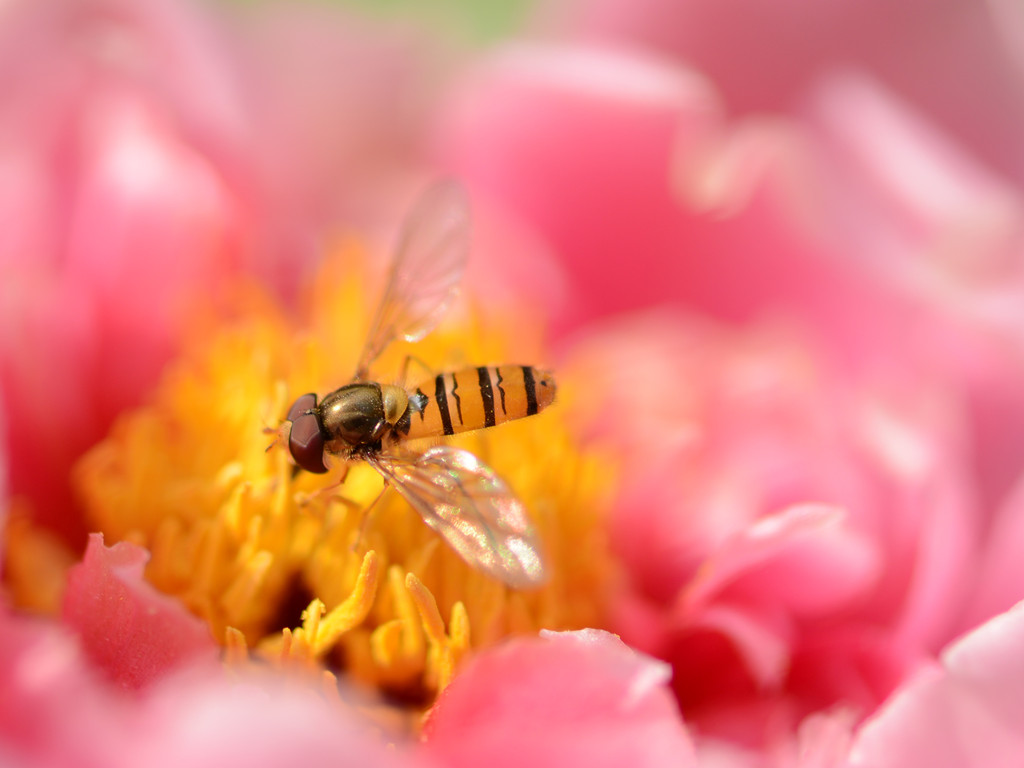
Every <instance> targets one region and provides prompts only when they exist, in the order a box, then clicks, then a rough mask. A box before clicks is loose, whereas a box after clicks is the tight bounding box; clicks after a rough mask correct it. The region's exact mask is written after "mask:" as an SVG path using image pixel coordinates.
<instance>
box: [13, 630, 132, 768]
mask: <svg viewBox="0 0 1024 768" xmlns="http://www.w3.org/2000/svg"><path fill="white" fill-rule="evenodd" d="M111 713H115V714H116V715H120V714H122V710H120V709H119V702H118V701H117V698H116V696H114V695H112V694H111V692H109V691H107V690H105V689H104V685H103V681H102V680H100V679H98V677H97V676H96V675H95V674H94V673H93V670H92V669H90V668H89V665H88V660H87V659H86V658H85V656H84V654H83V653H82V652H81V648H80V647H79V645H78V643H77V642H76V640H75V637H74V635H73V634H71V633H69V632H65V631H63V630H62V629H61V628H59V627H57V626H56V625H54V624H52V623H49V622H45V621H41V620H37V619H26V618H23V617H16V616H12V615H11V614H8V613H7V612H6V611H3V612H2V613H0V742H2V743H3V750H2V751H3V754H4V758H5V760H11V759H14V758H15V756H20V757H21V758H22V759H23V760H24V761H25V762H24V763H19V764H25V765H75V766H99V765H103V764H104V755H112V754H115V753H116V752H115V748H116V745H117V743H118V741H119V739H118V736H117V734H116V733H115V732H114V731H113V730H112V729H110V728H108V727H107V719H108V717H109V716H110V715H111Z"/></svg>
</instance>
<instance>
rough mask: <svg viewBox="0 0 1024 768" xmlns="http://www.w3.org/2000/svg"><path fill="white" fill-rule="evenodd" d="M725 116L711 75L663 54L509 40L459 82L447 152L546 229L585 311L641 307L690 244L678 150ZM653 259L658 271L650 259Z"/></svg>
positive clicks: (491, 192)
mask: <svg viewBox="0 0 1024 768" xmlns="http://www.w3.org/2000/svg"><path fill="white" fill-rule="evenodd" d="M717 120H718V107H717V104H716V102H715V98H714V95H713V93H712V92H711V91H710V90H709V89H708V87H707V85H706V84H705V83H704V82H703V81H702V80H701V79H700V78H699V77H697V76H695V75H694V74H693V73H692V72H689V71H687V70H686V69H684V68H682V67H676V66H673V65H671V64H670V63H668V62H665V61H663V60H661V59H658V58H654V57H644V56H636V55H632V54H631V53H628V52H626V51H616V50H602V49H598V48H593V49H591V48H586V47H581V48H572V47H569V48H557V47H547V46H540V45H533V46H527V45H519V46H509V47H506V48H504V49H500V50H498V51H497V52H496V53H494V54H493V55H491V56H490V57H489V58H488V59H486V60H485V61H484V63H483V64H482V65H481V66H480V67H479V69H478V70H477V71H475V72H474V73H473V74H472V76H471V77H470V78H468V79H467V81H466V83H465V84H464V86H463V88H462V89H461V90H459V91H458V92H457V93H456V95H455V97H454V99H453V103H452V105H451V108H450V111H449V114H448V115H447V119H446V120H445V122H444V126H443V130H442V131H441V148H440V152H441V156H442V159H443V161H444V163H445V164H446V165H447V166H448V167H450V168H451V169H452V170H453V172H454V173H456V174H457V175H459V176H462V177H465V178H466V179H467V180H468V182H469V184H470V186H471V187H473V188H474V189H480V190H481V191H482V192H483V193H485V194H486V195H488V196H491V197H493V198H495V199H497V200H501V201H503V202H505V203H506V204H507V205H508V207H509V209H510V210H512V211H513V212H515V213H516V214H518V215H520V216H521V217H523V218H525V219H526V220H528V221H529V222H531V223H532V224H533V225H534V226H536V227H537V230H538V232H539V233H540V234H541V235H542V236H544V237H545V238H547V240H548V242H549V243H550V244H551V245H552V246H553V248H554V249H555V250H556V251H557V252H558V254H559V255H560V256H561V257H562V258H564V259H565V260H566V261H567V263H568V264H569V267H570V271H571V273H572V278H573V286H574V287H575V288H576V289H577V291H578V294H579V296H580V297H581V298H582V299H583V300H584V301H586V302H590V304H588V305H586V306H580V307H579V310H578V311H579V312H580V313H582V316H586V315H587V314H591V313H593V312H594V311H595V309H596V308H597V307H598V306H600V309H601V310H603V311H608V310H611V309H617V308H618V309H621V308H625V307H635V306H637V305H639V304H641V303H643V302H644V301H645V300H647V299H649V291H650V290H651V289H652V287H653V288H654V290H655V293H657V294H659V295H661V296H665V295H666V291H665V289H668V288H672V287H674V285H676V284H677V283H678V281H679V280H680V279H681V278H680V275H679V272H680V263H681V260H679V259H675V258H667V254H668V253H670V252H671V250H672V249H673V248H676V249H684V248H687V247H691V244H689V243H684V242H683V239H682V233H681V232H680V231H679V230H678V227H677V225H676V222H677V220H678V218H679V212H678V208H677V205H676V202H675V200H674V199H673V196H672V191H671V189H670V187H669V185H668V168H669V164H670V161H671V158H672V157H673V155H674V153H677V152H686V151H687V150H689V149H690V148H691V147H694V146H701V145H702V143H703V141H704V140H705V138H706V136H707V134H708V132H709V130H711V128H712V127H713V126H714V125H715V123H716V121H717ZM623 147H629V152H628V153H623V152H622V148H623ZM676 252H677V253H678V252H679V250H677V251H676ZM624 258H628V259H629V260H630V262H629V264H630V266H629V268H628V269H627V268H625V266H624V264H625V263H624V262H623V259H624ZM655 262H657V264H658V274H659V280H658V281H655V283H654V284H652V281H650V280H649V279H648V274H649V273H648V272H647V271H645V269H644V266H643V265H644V264H648V265H652V266H653V264H654V263H655ZM553 309H555V310H558V309H559V307H555V308H553ZM579 317H580V315H577V316H574V317H573V318H572V320H574V321H575V320H578V319H579ZM561 319H562V320H563V321H568V318H567V317H565V316H563V317H562V318H561Z"/></svg>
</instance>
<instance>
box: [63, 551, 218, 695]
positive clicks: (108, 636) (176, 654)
mask: <svg viewBox="0 0 1024 768" xmlns="http://www.w3.org/2000/svg"><path fill="white" fill-rule="evenodd" d="M148 559H149V553H147V552H146V551H145V550H144V549H142V548H141V547H137V546H135V545H134V544H129V543H127V542H120V543H118V544H115V545H114V546H112V547H105V546H104V545H103V535H102V534H92V535H91V536H90V537H89V546H88V548H87V549H86V552H85V557H84V559H83V561H82V563H81V564H79V565H76V566H75V567H74V568H72V569H71V571H70V573H69V575H68V587H67V592H66V593H65V596H64V620H65V621H66V622H67V624H68V625H69V626H71V627H73V628H74V629H75V631H77V632H78V634H79V637H80V638H81V642H82V647H83V649H84V650H85V653H86V654H87V655H88V656H89V658H90V659H91V660H92V662H93V663H94V664H95V665H96V666H97V667H99V668H100V669H102V670H103V671H104V672H105V673H106V674H107V676H108V677H109V678H110V679H111V680H112V681H114V682H115V683H117V684H118V685H120V686H122V687H124V688H129V689H139V688H144V687H145V686H147V685H149V684H151V683H152V682H154V681H155V680H158V679H159V678H161V677H163V676H164V675H166V674H168V673H169V672H170V671H172V670H173V669H175V668H177V667H180V666H182V665H183V664H185V663H186V662H188V663H197V662H201V661H209V662H215V661H216V659H217V656H218V649H217V646H216V644H215V643H214V642H213V638H212V637H211V636H210V630H209V628H208V627H207V626H206V624H205V623H204V622H202V621H200V620H199V619H198V618H196V617H195V616H192V615H191V614H190V613H188V612H187V611H186V610H185V608H184V607H183V606H182V605H181V604H180V603H179V602H177V601H176V600H173V599H172V598H169V597H166V596H165V595H162V594H160V593H159V592H157V591H156V590H155V589H153V587H151V586H150V585H149V584H147V583H146V582H145V581H143V579H142V571H143V568H144V566H145V564H146V561H147V560H148Z"/></svg>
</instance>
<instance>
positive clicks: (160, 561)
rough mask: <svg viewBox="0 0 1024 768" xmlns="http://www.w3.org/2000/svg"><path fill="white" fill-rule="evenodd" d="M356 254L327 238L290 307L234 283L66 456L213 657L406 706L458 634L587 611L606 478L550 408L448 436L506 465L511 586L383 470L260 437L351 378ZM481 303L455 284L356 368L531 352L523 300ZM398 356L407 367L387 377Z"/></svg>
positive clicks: (456, 654)
mask: <svg viewBox="0 0 1024 768" xmlns="http://www.w3.org/2000/svg"><path fill="white" fill-rule="evenodd" d="M365 263H366V257H365V254H363V253H362V252H361V251H360V250H359V248H358V247H354V246H350V247H346V248H342V249H339V250H338V252H337V253H336V254H335V255H334V256H332V257H331V258H329V259H327V260H326V261H325V262H324V264H323V266H322V268H321V269H320V272H319V274H317V275H316V276H315V278H314V279H313V280H312V281H311V285H310V289H309V290H308V292H307V293H306V295H305V296H304V299H303V300H302V301H301V302H299V306H301V307H302V308H303V309H302V311H301V313H300V314H301V316H300V317H299V318H297V319H296V318H295V317H294V314H296V313H289V312H286V311H285V310H284V309H282V308H281V307H279V306H277V305H276V304H275V303H274V302H273V301H272V300H270V299H269V298H267V297H266V296H264V295H262V294H260V293H259V292H258V291H256V290H255V289H248V290H245V291H240V292H239V293H240V296H241V298H240V299H239V300H238V305H239V306H238V309H237V311H236V312H234V313H233V315H232V320H231V321H230V322H226V321H220V322H214V321H212V320H204V321H197V322H198V324H199V326H200V327H198V328H197V329H196V333H195V334H193V337H194V338H193V340H192V341H190V342H189V343H188V344H187V345H186V351H185V352H184V354H183V355H182V357H181V358H180V359H179V360H178V361H176V362H175V363H174V364H173V365H172V367H171V368H170V369H169V371H168V373H167V374H166V375H165V377H164V379H163V381H162V382H161V384H160V385H159V387H158V388H157V390H156V391H155V392H154V394H153V396H152V398H151V399H150V402H149V404H148V405H146V406H144V407H142V408H140V409H138V410H136V411H134V412H132V413H130V414H127V415H126V416H124V417H123V418H122V419H121V420H119V421H118V423H117V424H115V426H114V428H113V429H112V431H111V434H110V435H109V436H108V437H107V439H105V440H104V441H103V442H102V443H100V444H99V445H98V446H97V447H95V448H94V449H93V450H92V451H91V452H90V453H88V454H87V455H86V456H85V457H83V459H82V460H81V461H80V462H79V464H78V466H77V467H76V472H75V481H76V487H77V490H78V492H79V493H80V495H81V497H82V499H83V502H84V504H85V507H86V509H87V514H88V516H89V520H88V522H89V524H90V526H91V527H92V528H94V529H96V530H100V531H102V532H103V533H104V535H105V537H106V539H107V541H108V542H113V541H117V540H131V541H134V542H137V543H140V544H142V545H144V546H146V547H147V548H148V549H149V550H150V552H151V555H152V557H151V560H150V562H149V564H148V566H147V570H146V578H147V579H148V580H149V581H150V582H151V583H152V584H153V585H155V586H156V587H157V588H159V589H160V590H162V591H164V592H166V593H168V594H170V595H174V596H177V597H178V598H180V599H181V600H182V601H183V602H184V603H185V605H187V606H188V608H189V609H190V610H191V611H193V612H194V613H195V614H196V615H198V616H200V617H201V618H203V619H204V620H205V621H206V622H208V624H209V626H210V628H211V630H212V632H213V635H214V637H216V638H217V639H218V640H219V641H220V642H221V643H222V644H223V645H224V647H225V654H224V658H225V659H226V663H228V664H229V665H230V664H244V663H248V662H251V661H252V660H254V659H256V660H260V661H264V662H265V661H267V660H269V661H271V662H272V663H275V664H278V665H281V666H283V667H287V668H293V669H299V670H305V671H306V672H309V673H311V674H315V675H318V676H320V679H321V680H322V681H323V684H324V685H326V686H327V687H330V686H331V685H332V681H334V680H335V678H339V679H344V680H346V681H357V682H358V683H361V684H365V685H367V686H371V687H373V688H375V689H377V690H378V691H379V692H381V693H382V694H383V695H385V696H386V697H387V698H388V700H390V701H400V702H405V703H408V704H409V705H411V706H412V707H414V708H418V707H425V706H429V705H430V703H432V701H433V699H434V697H435V696H436V694H437V693H438V692H439V691H440V690H441V689H443V688H444V686H445V685H446V684H447V683H448V682H449V681H450V680H451V679H452V677H453V676H454V675H456V674H457V673H458V669H459V666H460V664H461V663H462V662H463V661H464V659H465V658H466V657H467V655H469V654H471V653H472V652H473V651H474V650H476V649H479V648H482V647H485V646H489V645H493V644H495V643H497V642H499V641H501V640H502V638H504V637H506V636H508V635H511V634H522V633H533V632H536V631H538V630H539V629H554V630H565V629H577V628H582V627H587V626H600V625H601V623H602V621H603V610H604V605H603V603H602V598H601V596H602V595H605V594H607V593H608V588H607V587H608V585H609V583H610V580H611V579H612V578H613V575H612V566H611V564H610V563H611V561H610V558H609V556H608V554H607V551H608V550H607V542H606V541H605V538H604V533H603V532H604V530H605V526H604V519H603V518H604V514H605V509H606V506H607V503H608V501H607V500H608V499H609V497H610V495H611V488H612V480H611V479H610V475H609V471H608V464H607V463H606V462H605V461H604V460H602V458H601V457H600V456H598V455H596V454H591V453H588V452H586V451H583V450H581V449H580V447H579V446H578V445H577V444H576V443H575V441H574V439H573V438H572V437H571V434H570V431H569V430H568V428H567V427H566V425H565V424H564V423H563V420H562V416H561V414H560V410H559V407H558V405H557V403H556V404H555V405H554V406H552V407H551V408H549V409H547V410H546V411H544V412H543V413H541V414H538V415H536V416H531V417H530V418H527V419H522V420H520V421H516V422H512V423H509V424H504V425H500V426H497V427H494V428H490V429H485V430H480V431H477V432H472V433H468V434H465V435H461V436H459V437H458V438H453V439H447V440H446V441H447V442H451V443H453V444H456V445H458V446H460V447H462V448H465V449H467V450H469V451H471V452H472V453H474V454H475V455H477V456H478V457H479V458H480V459H482V460H483V461H484V462H486V463H487V464H489V465H490V466H491V467H492V468H493V469H494V470H495V471H496V472H497V473H498V474H499V475H500V476H501V477H502V478H504V480H505V481H506V482H507V483H508V484H509V485H510V486H511V487H512V488H513V489H514V491H515V493H516V495H517V496H518V497H519V498H520V499H521V500H522V502H523V503H524V505H525V507H526V509H527V511H528V513H529V515H530V517H531V520H532V522H533V524H534V526H535V528H536V529H537V532H538V534H539V539H540V541H541V542H542V546H543V555H544V559H545V562H546V572H547V576H548V579H547V581H546V583H545V585H544V586H542V587H540V588H539V589H535V590H531V591H516V590H513V589H510V588H508V587H506V586H505V585H504V584H502V583H500V582H498V581H495V580H494V579H493V578H491V577H488V576H487V575H485V574H483V573H481V572H479V571H477V570H475V569H474V568H473V567H472V566H470V565H469V564H467V563H466V562H464V561H463V560H462V559H461V558H460V557H459V556H458V554H456V553H455V552H454V551H453V550H451V549H450V548H449V547H448V546H447V545H446V544H445V542H444V541H442V540H441V539H439V538H438V536H437V535H436V534H435V533H434V532H433V531H431V530H430V529H429V528H428V527H427V526H426V525H425V524H424V523H423V521H422V520H421V519H420V518H419V516H418V515H417V513H416V512H415V511H414V510H413V509H412V507H410V506H409V504H408V503H407V502H406V501H405V500H404V499H402V498H401V497H400V496H399V495H398V494H397V493H396V492H394V490H393V489H392V490H387V491H385V492H384V494H383V495H382V496H381V497H380V500H379V501H378V502H377V503H373V502H374V500H375V499H376V498H377V497H378V495H380V494H381V491H382V489H383V488H384V485H383V481H382V480H381V478H380V477H379V476H378V475H377V474H376V473H375V472H374V471H373V470H372V468H371V467H370V466H368V465H365V464H363V463H352V464H351V465H350V466H349V467H348V468H347V470H348V471H347V473H345V469H346V468H345V467H344V466H335V467H332V468H331V470H330V472H329V473H328V474H326V475H311V474H307V473H304V472H297V471H296V469H295V467H294V466H293V465H292V463H291V462H290V460H289V456H288V451H287V450H286V449H285V447H284V446H282V445H280V444H278V443H277V440H276V439H275V437H274V435H275V434H276V430H277V429H278V427H279V425H280V423H281V420H282V419H283V418H284V415H285V413H286V412H287V409H288V406H289V404H290V403H291V402H293V401H294V400H295V399H296V398H297V397H298V396H300V395H302V394H305V393H307V392H316V393H319V394H320V395H323V394H325V393H327V392H329V391H331V390H333V389H335V388H337V387H338V386H341V385H343V384H346V383H348V382H349V381H350V380H351V378H352V375H353V371H354V369H355V366H356V362H357V359H358V357H359V353H360V351H361V348H362V343H363V336H364V334H365V333H366V331H367V328H368V326H369V324H370V321H371V320H372V315H373V312H374V309H375V303H376V296H377V295H379V287H378V283H377V282H375V281H374V280H372V279H370V278H368V277H367V276H366V271H367V270H366V269H365V268H361V267H360V266H359V265H362V264H365ZM481 307H482V304H481V306H477V307H474V305H473V302H472V299H471V297H465V298H463V299H461V300H460V302H458V303H457V305H456V306H455V307H453V308H452V311H450V312H449V316H448V317H447V318H446V320H445V321H444V323H442V325H441V326H440V327H439V328H438V329H436V330H435V331H434V332H433V333H432V334H431V335H430V336H428V337H427V339H425V340H423V341H421V342H420V343H418V344H416V345H414V346H413V345H407V344H404V342H403V343H402V344H396V345H394V348H393V349H390V350H388V351H387V352H386V353H385V354H384V355H383V356H382V357H381V358H380V359H379V360H378V361H377V362H376V363H375V365H374V370H373V371H372V372H371V375H372V376H373V377H374V378H376V379H377V380H379V381H381V382H384V383H395V384H404V385H409V386H413V385H415V384H416V383H417V382H419V381H423V380H426V379H427V378H428V377H432V376H434V375H436V373H438V372H441V371H445V370H451V369H453V368H456V367H460V366H462V367H464V366H466V365H468V364H472V365H486V364H494V363H504V362H515V363H520V362H525V363H528V364H537V365H542V364H545V363H547V361H546V360H545V359H544V357H543V344H542V341H541V339H542V333H543V329H542V328H541V327H540V325H539V323H538V322H537V320H536V319H535V315H534V314H533V313H530V312H526V311H525V310H524V309H523V308H516V307H508V308H496V307H493V306H488V307H487V309H486V311H484V310H483V309H482V308H481ZM411 354H414V355H415V358H416V361H417V362H415V363H413V364H411V365H410V366H409V367H408V378H409V379H411V380H410V381H405V382H402V381H398V377H399V371H400V370H401V369H402V367H403V360H404V359H406V358H407V356H409V355H411ZM423 442H424V441H420V442H419V443H411V444H410V445H411V446H412V447H414V448H415V447H416V446H422V447H423V449H427V448H430V447H431V445H432V443H430V442H429V441H428V442H426V444H425V445H424V444H423ZM342 478H343V482H342ZM364 518H365V519H364Z"/></svg>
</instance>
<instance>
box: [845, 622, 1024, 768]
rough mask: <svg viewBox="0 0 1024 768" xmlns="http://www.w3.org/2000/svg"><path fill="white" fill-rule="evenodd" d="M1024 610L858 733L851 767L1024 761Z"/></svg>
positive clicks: (990, 625)
mask: <svg viewBox="0 0 1024 768" xmlns="http://www.w3.org/2000/svg"><path fill="white" fill-rule="evenodd" d="M1022 646H1024V605H1018V606H1016V607H1014V608H1013V609H1011V610H1010V611H1008V612H1006V613H1004V614H1000V615H999V616H997V617H996V618H994V619H992V620H990V621H989V622H987V623H986V624H984V625H982V626H981V627H979V628H978V629H977V630H975V631H974V632H972V633H971V634H969V635H967V636H966V637H964V638H963V639H961V640H959V641H957V642H956V643H954V644H953V645H952V646H950V647H949V648H948V649H947V650H946V651H945V652H944V653H943V655H942V665H941V667H933V668H930V669H928V670H927V671H925V672H923V673H921V674H920V675H919V676H918V677H917V678H916V679H914V680H913V681H911V682H910V683H908V684H907V685H906V686H904V687H903V688H902V689H901V690H900V691H899V692H898V693H897V694H896V695H894V696H893V698H892V699H891V700H890V701H889V702H888V703H887V704H886V705H885V706H884V707H883V708H882V709H881V710H880V711H879V712H877V713H876V714H875V715H874V716H873V717H872V718H871V719H870V720H869V721H868V722H867V723H865V725H864V726H863V728H862V729H861V731H860V733H859V734H858V736H857V737H856V740H855V742H854V745H853V750H852V759H851V765H855V766H861V765H863V766H872V767H873V768H885V767H886V766H906V765H928V766H935V768H943V767H944V766H950V767H951V768H952V766H957V768H965V767H969V766H979V768H980V767H981V766H986V767H987V766H1002V765H1006V766H1009V765H1017V764H1019V762H1020V758H1021V755H1022V754H1024V733H1022V731H1021V728H1020V724H1021V722H1024V656H1022V654H1021V652H1020V649H1021V647H1022Z"/></svg>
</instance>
